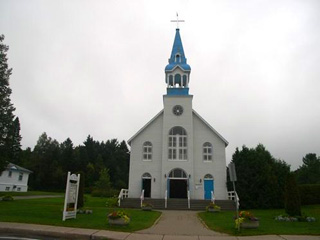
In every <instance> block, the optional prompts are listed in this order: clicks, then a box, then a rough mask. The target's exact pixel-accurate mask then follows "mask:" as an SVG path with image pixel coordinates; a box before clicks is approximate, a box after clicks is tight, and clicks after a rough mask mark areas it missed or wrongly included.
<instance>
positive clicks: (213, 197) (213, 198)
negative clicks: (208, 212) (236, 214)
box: [211, 191, 216, 204]
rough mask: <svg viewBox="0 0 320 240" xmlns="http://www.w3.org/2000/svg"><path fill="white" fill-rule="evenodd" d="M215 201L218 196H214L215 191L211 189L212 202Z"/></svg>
mask: <svg viewBox="0 0 320 240" xmlns="http://www.w3.org/2000/svg"><path fill="white" fill-rule="evenodd" d="M215 201H216V198H215V196H214V193H213V191H211V202H212V203H213V204H214V202H215Z"/></svg>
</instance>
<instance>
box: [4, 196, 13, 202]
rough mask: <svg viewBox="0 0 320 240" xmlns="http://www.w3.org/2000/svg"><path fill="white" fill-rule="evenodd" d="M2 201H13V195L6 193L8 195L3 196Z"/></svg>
mask: <svg viewBox="0 0 320 240" xmlns="http://www.w3.org/2000/svg"><path fill="white" fill-rule="evenodd" d="M2 201H6V202H10V201H13V197H12V196H10V195H6V196H4V197H2Z"/></svg>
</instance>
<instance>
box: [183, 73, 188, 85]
mask: <svg viewBox="0 0 320 240" xmlns="http://www.w3.org/2000/svg"><path fill="white" fill-rule="evenodd" d="M182 85H183V86H184V87H186V86H187V76H186V75H183V77H182Z"/></svg>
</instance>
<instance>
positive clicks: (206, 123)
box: [192, 109, 229, 146]
mask: <svg viewBox="0 0 320 240" xmlns="http://www.w3.org/2000/svg"><path fill="white" fill-rule="evenodd" d="M192 112H193V114H194V115H195V116H197V117H198V118H199V119H200V120H201V121H202V122H203V123H204V124H205V125H206V126H207V127H208V128H209V129H210V130H211V131H212V132H214V133H215V134H216V135H217V136H218V137H219V138H220V139H221V140H222V141H223V142H224V143H225V145H226V146H228V144H229V142H228V141H227V140H226V139H225V138H224V137H222V135H221V134H220V133H218V132H217V130H215V129H214V128H213V127H212V126H211V125H210V124H209V123H208V122H207V121H206V120H204V119H203V118H202V117H201V116H200V115H199V114H198V113H197V112H196V111H195V110H193V109H192Z"/></svg>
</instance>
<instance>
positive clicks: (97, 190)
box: [91, 189, 118, 197]
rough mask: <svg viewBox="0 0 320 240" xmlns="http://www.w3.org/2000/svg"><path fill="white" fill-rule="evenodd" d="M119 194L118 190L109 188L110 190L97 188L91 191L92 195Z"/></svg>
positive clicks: (106, 195)
mask: <svg viewBox="0 0 320 240" xmlns="http://www.w3.org/2000/svg"><path fill="white" fill-rule="evenodd" d="M117 194H118V191H117V190H114V189H109V190H102V189H95V190H93V191H92V192H91V196H92V197H113V196H115V195H117Z"/></svg>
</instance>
